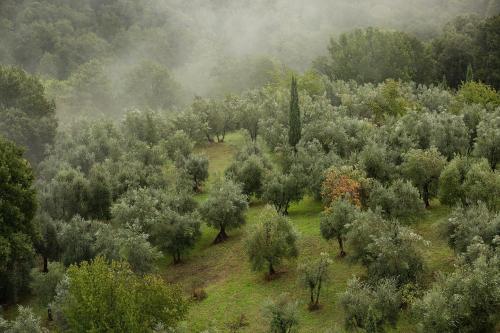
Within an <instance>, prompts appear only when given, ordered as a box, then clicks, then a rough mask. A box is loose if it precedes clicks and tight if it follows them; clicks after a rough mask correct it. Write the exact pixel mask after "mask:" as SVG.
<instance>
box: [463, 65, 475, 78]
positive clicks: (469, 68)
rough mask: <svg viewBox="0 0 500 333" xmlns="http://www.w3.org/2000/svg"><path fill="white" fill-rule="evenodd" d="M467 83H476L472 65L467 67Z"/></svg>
mask: <svg viewBox="0 0 500 333" xmlns="http://www.w3.org/2000/svg"><path fill="white" fill-rule="evenodd" d="M465 81H466V82H472V81H474V72H473V70H472V65H471V64H469V65H468V66H467V73H466V74H465Z"/></svg>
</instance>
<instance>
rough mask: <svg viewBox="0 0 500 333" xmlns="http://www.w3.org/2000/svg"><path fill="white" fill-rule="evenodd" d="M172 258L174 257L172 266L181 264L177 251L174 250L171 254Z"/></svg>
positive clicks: (179, 253) (179, 254)
mask: <svg viewBox="0 0 500 333" xmlns="http://www.w3.org/2000/svg"><path fill="white" fill-rule="evenodd" d="M173 257H174V265H177V264H180V262H181V252H180V251H179V250H176V251H175V252H174V253H173Z"/></svg>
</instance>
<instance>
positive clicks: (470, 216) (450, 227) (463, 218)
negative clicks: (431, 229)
mask: <svg viewBox="0 0 500 333" xmlns="http://www.w3.org/2000/svg"><path fill="white" fill-rule="evenodd" d="M446 227H447V228H446V230H447V236H448V243H449V244H450V246H451V247H452V248H453V249H455V251H456V252H458V253H460V252H465V251H466V250H467V248H468V247H469V246H470V245H472V243H473V242H474V241H476V240H477V239H478V237H479V239H480V240H481V241H482V242H483V243H484V244H486V245H490V246H493V245H494V244H495V242H496V240H495V237H498V236H499V235H500V213H494V212H492V211H489V210H488V208H487V207H486V205H485V204H484V203H479V204H477V205H473V206H470V207H468V208H464V207H461V206H459V207H457V208H455V209H454V210H453V212H452V214H451V216H450V218H449V219H448V221H447V223H446Z"/></svg>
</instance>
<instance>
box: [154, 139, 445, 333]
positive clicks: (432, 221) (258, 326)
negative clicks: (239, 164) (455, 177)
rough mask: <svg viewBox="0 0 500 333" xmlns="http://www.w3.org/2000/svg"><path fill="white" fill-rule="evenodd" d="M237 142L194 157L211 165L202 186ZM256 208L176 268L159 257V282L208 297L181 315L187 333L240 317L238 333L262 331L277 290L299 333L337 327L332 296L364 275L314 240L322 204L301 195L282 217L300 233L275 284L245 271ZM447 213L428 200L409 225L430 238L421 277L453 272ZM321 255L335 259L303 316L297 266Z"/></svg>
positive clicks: (338, 313)
mask: <svg viewBox="0 0 500 333" xmlns="http://www.w3.org/2000/svg"><path fill="white" fill-rule="evenodd" d="M243 142H244V140H243V137H242V135H240V134H231V135H229V136H228V137H227V139H226V142H225V143H220V144H212V145H209V146H206V147H204V148H200V149H199V151H198V152H199V153H204V154H206V156H207V157H208V158H209V160H210V180H209V182H208V185H207V187H208V186H210V182H211V181H213V179H214V178H215V177H217V175H218V174H222V173H223V171H224V169H225V168H226V167H227V166H228V165H229V164H230V163H231V160H232V157H233V155H234V154H235V152H236V151H237V149H238V147H239V146H241V145H242V143H243ZM205 191H206V189H205ZM205 198H206V195H204V194H201V195H199V197H198V199H199V200H200V201H201V200H204V199H205ZM263 207H264V205H263V204H262V203H261V202H252V203H251V205H250V209H249V210H248V213H247V225H246V226H245V227H244V228H242V229H239V230H235V231H232V232H230V233H229V235H230V239H229V240H228V241H227V242H225V243H223V244H218V245H212V240H213V239H214V238H215V236H216V234H217V232H216V230H213V229H209V228H207V227H206V226H205V227H203V236H202V238H201V240H200V241H199V242H198V244H197V246H196V248H195V249H194V250H193V251H192V252H191V253H190V254H189V255H187V256H186V257H185V259H184V262H183V263H182V264H179V265H172V264H171V260H170V259H164V260H162V263H161V272H162V275H163V276H164V277H165V279H166V280H168V281H172V282H176V283H179V284H181V285H182V286H183V287H184V289H185V290H186V293H189V292H190V290H191V286H192V285H193V283H197V284H199V283H202V284H203V286H204V288H205V291H206V292H207V294H208V297H207V298H206V299H205V300H203V301H201V302H193V304H192V307H191V310H190V313H189V317H188V322H189V326H188V331H189V332H198V331H200V330H203V329H206V328H207V327H209V326H210V325H213V326H215V327H217V328H218V329H219V330H220V329H223V330H226V331H228V330H227V324H228V322H230V321H233V320H235V319H236V318H237V317H239V316H240V315H241V314H245V316H246V317H247V319H248V323H249V326H247V327H246V328H245V329H243V330H242V332H265V331H266V328H267V326H266V323H265V322H263V321H262V316H261V314H260V311H261V306H262V304H263V302H264V301H265V300H266V299H267V298H269V297H276V296H277V295H279V294H280V293H282V292H290V293H291V294H293V295H294V296H296V297H297V298H298V299H299V300H300V301H301V302H302V304H301V307H300V309H301V320H300V332H323V331H325V330H327V329H330V328H341V327H342V324H343V322H342V320H343V319H342V318H343V314H342V309H341V307H340V304H339V302H338V298H339V293H341V292H342V291H344V290H345V287H346V283H347V281H348V279H349V278H350V277H351V276H353V275H362V274H364V268H362V267H361V266H359V265H353V264H350V263H349V262H348V261H347V260H346V259H345V258H344V259H341V258H338V257H337V253H338V247H337V244H336V243H329V242H326V241H325V240H323V239H322V238H321V236H320V232H319V214H320V212H321V211H322V206H321V203H319V202H316V201H314V200H312V199H311V198H309V197H306V198H305V199H304V200H302V201H301V202H299V203H298V204H295V205H292V206H291V208H290V215H289V217H290V219H291V220H292V222H293V224H294V225H295V227H296V229H297V230H298V231H299V233H300V236H301V237H300V242H299V249H300V255H299V258H298V260H297V261H296V262H288V263H285V264H284V265H283V266H282V267H280V272H281V273H282V274H281V275H280V276H279V278H278V279H275V280H273V281H266V280H265V278H264V273H258V272H252V271H251V269H250V265H249V264H248V261H247V258H246V254H245V249H244V243H243V240H244V237H245V233H246V230H247V228H248V226H250V225H252V224H254V223H256V222H257V221H258V219H259V213H260V211H261V210H262V208H263ZM448 214H449V210H448V208H447V207H444V206H439V203H434V205H433V207H432V209H430V210H429V211H428V212H427V213H426V215H425V216H423V217H422V218H421V219H420V220H419V221H417V223H416V224H415V225H414V228H415V229H416V230H417V231H418V232H419V233H420V234H421V235H422V236H424V237H425V239H426V240H428V241H430V244H429V246H428V247H427V248H426V250H425V251H426V260H427V267H428V272H429V273H428V276H427V279H428V280H431V279H432V277H433V274H434V272H435V271H437V270H448V269H451V268H452V261H453V252H452V250H451V249H450V248H449V247H448V246H447V244H446V242H445V241H444V240H443V239H442V238H441V237H440V236H439V235H440V225H441V221H443V220H444V219H446V218H447V215H448ZM347 251H349V249H347ZM321 252H328V253H330V254H331V256H332V257H334V263H333V265H332V267H331V272H332V279H331V281H330V282H329V283H328V285H327V286H326V288H325V289H324V292H323V293H322V296H321V299H320V301H321V303H322V308H321V310H319V311H316V312H309V311H308V310H307V297H308V296H307V291H306V290H304V289H302V288H301V287H300V286H299V285H298V284H297V275H296V266H297V264H298V263H300V262H301V261H307V260H309V259H310V258H314V257H316V256H318V255H319V254H320V253H321ZM399 329H402V330H404V331H412V327H411V323H410V322H409V320H408V318H407V316H406V315H404V316H402V319H401V320H400V323H399Z"/></svg>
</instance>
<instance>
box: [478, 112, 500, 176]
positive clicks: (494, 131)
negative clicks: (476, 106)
mask: <svg viewBox="0 0 500 333" xmlns="http://www.w3.org/2000/svg"><path fill="white" fill-rule="evenodd" d="M499 142H500V108H497V109H496V111H495V112H492V113H490V114H488V115H486V116H485V117H484V119H483V120H482V121H481V122H480V123H479V124H478V126H477V138H476V141H475V144H474V152H473V153H474V155H475V156H479V157H484V158H487V159H488V161H489V163H490V167H491V168H492V169H495V168H496V167H497V164H498V163H500V144H499Z"/></svg>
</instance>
